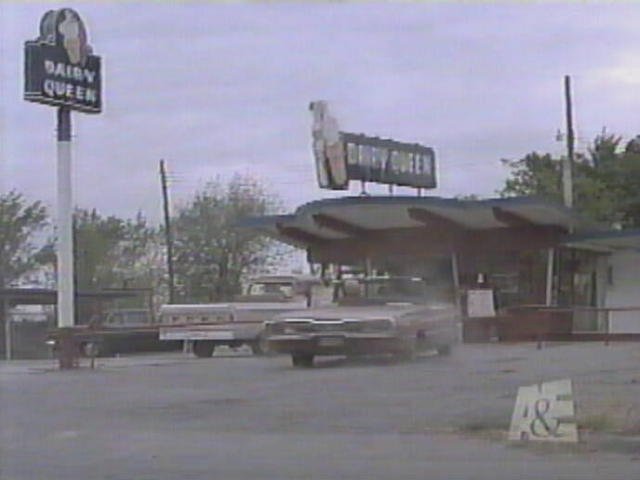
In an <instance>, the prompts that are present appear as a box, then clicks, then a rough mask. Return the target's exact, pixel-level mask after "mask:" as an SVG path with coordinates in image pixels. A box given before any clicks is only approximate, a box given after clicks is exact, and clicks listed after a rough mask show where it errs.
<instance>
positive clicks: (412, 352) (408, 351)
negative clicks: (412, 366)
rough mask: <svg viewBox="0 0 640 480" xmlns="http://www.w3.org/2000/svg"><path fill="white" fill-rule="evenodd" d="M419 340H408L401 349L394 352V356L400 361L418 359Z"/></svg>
mask: <svg viewBox="0 0 640 480" xmlns="http://www.w3.org/2000/svg"><path fill="white" fill-rule="evenodd" d="M416 353H417V342H408V344H407V345H406V346H405V347H404V348H403V349H402V350H400V351H398V352H396V353H394V354H393V358H395V359H396V360H398V361H400V362H413V361H415V359H416Z"/></svg>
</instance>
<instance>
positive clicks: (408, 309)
mask: <svg viewBox="0 0 640 480" xmlns="http://www.w3.org/2000/svg"><path fill="white" fill-rule="evenodd" d="M452 310H453V306H452V305H422V304H417V305H416V304H407V303H402V304H400V303H396V304H389V303H387V304H381V305H366V306H353V307H351V306H335V307H325V308H310V309H305V310H293V311H289V312H286V313H281V314H279V315H277V316H276V317H275V318H274V319H275V320H283V319H286V318H313V319H316V320H340V319H345V318H356V319H363V320H368V319H376V318H388V317H391V318H393V317H399V316H403V315H409V314H413V313H418V312H420V313H423V314H426V315H428V314H433V315H437V314H438V313H443V312H447V311H452Z"/></svg>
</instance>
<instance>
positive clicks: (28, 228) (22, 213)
mask: <svg viewBox="0 0 640 480" xmlns="http://www.w3.org/2000/svg"><path fill="white" fill-rule="evenodd" d="M47 224H48V216H47V210H46V208H45V207H44V205H42V203H41V202H39V201H35V202H33V203H29V202H28V201H27V200H26V199H25V198H24V196H23V195H22V194H20V193H18V192H16V191H13V190H12V191H10V192H8V193H5V194H0V287H6V286H7V285H9V284H10V283H12V282H14V281H16V280H18V279H19V278H20V277H21V276H22V275H24V274H25V273H27V272H29V271H30V270H32V269H33V268H34V267H35V266H36V265H37V262H36V254H37V248H36V246H35V244H34V237H35V236H36V235H38V234H39V233H40V232H41V231H42V230H43V229H44V228H45V227H46V226H47Z"/></svg>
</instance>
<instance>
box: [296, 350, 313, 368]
mask: <svg viewBox="0 0 640 480" xmlns="http://www.w3.org/2000/svg"><path fill="white" fill-rule="evenodd" d="M291 363H293V366H294V367H304V368H309V367H313V355H306V354H305V355H303V354H298V353H294V354H293V355H291Z"/></svg>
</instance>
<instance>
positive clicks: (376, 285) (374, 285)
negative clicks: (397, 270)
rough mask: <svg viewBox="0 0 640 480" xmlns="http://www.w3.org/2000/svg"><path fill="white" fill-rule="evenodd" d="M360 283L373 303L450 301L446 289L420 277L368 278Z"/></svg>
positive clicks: (364, 292) (365, 294)
mask: <svg viewBox="0 0 640 480" xmlns="http://www.w3.org/2000/svg"><path fill="white" fill-rule="evenodd" d="M360 282H361V284H362V286H363V294H364V296H365V297H366V298H367V299H369V300H373V301H382V302H385V303H391V302H407V303H433V302H444V301H445V300H447V299H448V295H447V292H446V291H445V289H443V288H442V287H441V286H439V285H435V284H433V283H432V282H429V281H427V280H426V279H424V278H420V277H401V276H394V277H368V278H364V279H362V280H360Z"/></svg>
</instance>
